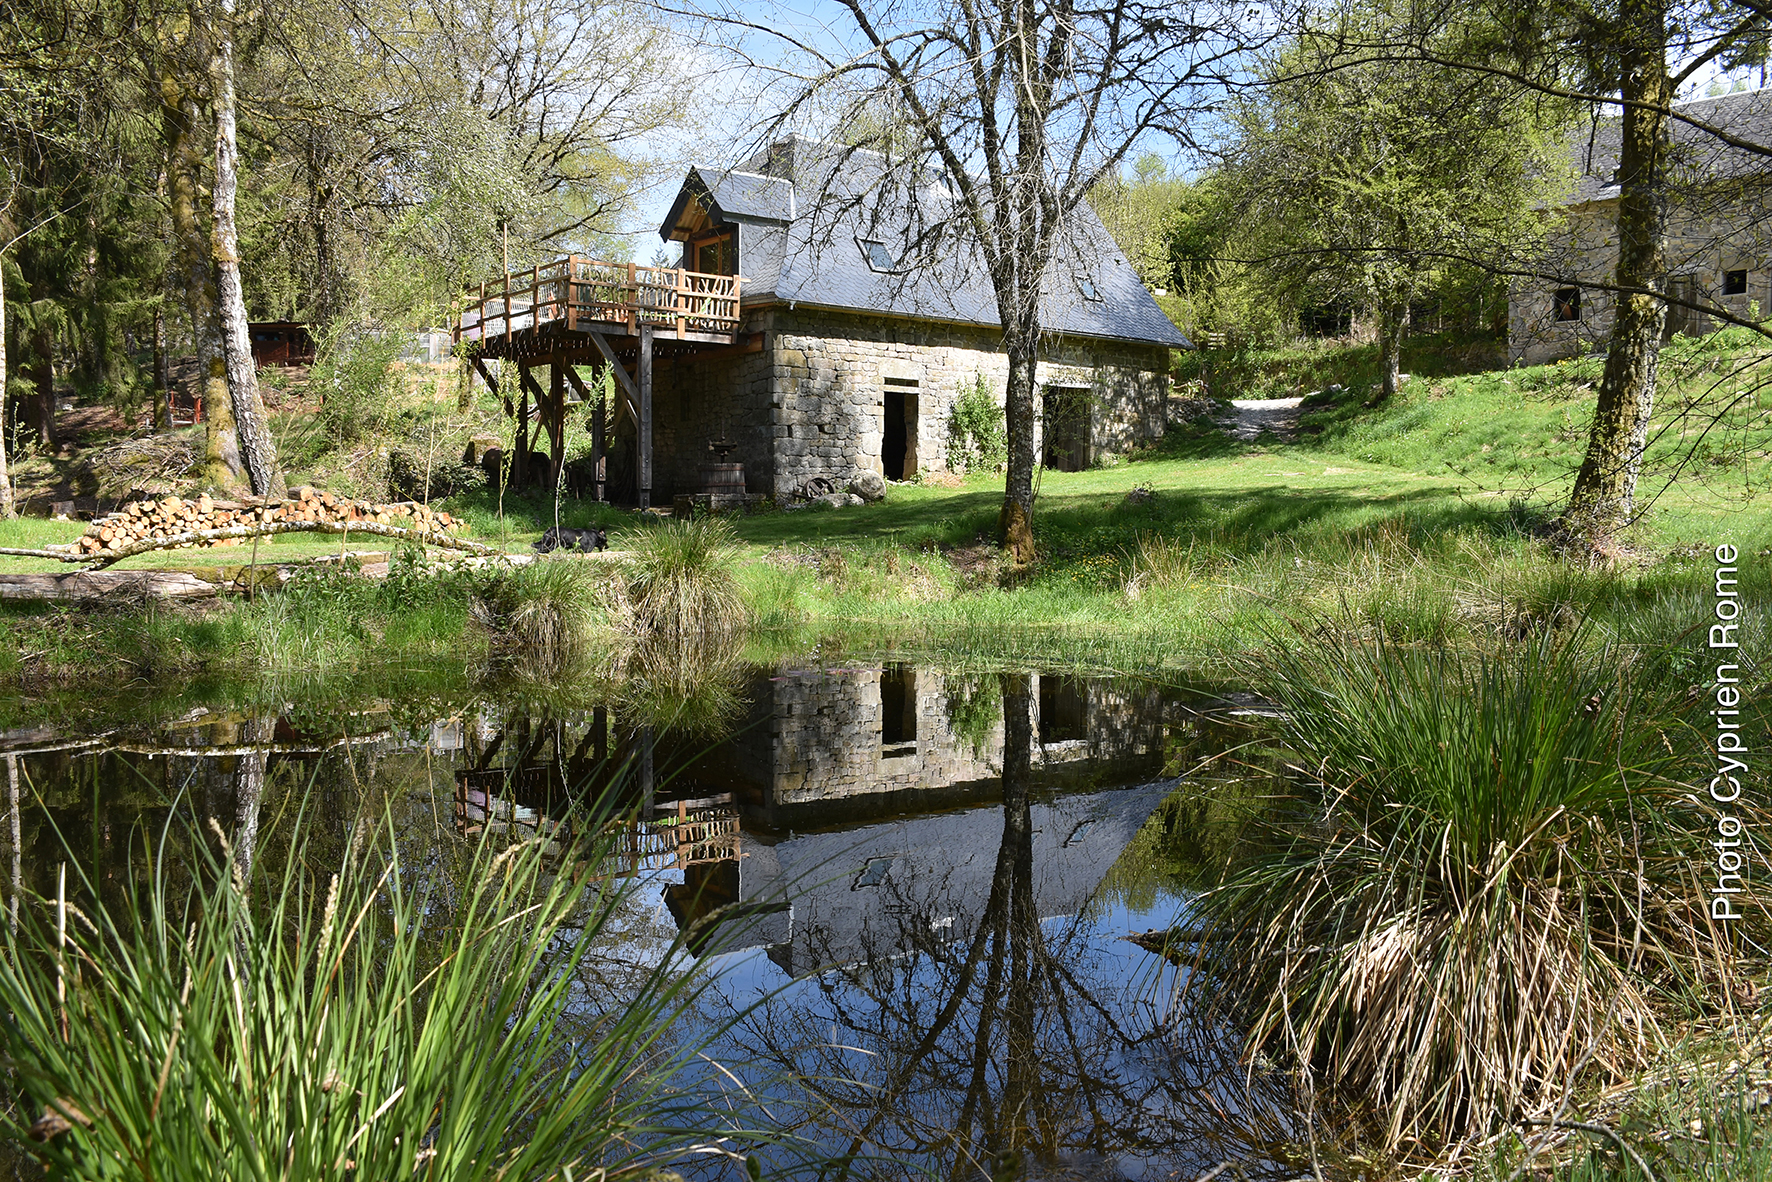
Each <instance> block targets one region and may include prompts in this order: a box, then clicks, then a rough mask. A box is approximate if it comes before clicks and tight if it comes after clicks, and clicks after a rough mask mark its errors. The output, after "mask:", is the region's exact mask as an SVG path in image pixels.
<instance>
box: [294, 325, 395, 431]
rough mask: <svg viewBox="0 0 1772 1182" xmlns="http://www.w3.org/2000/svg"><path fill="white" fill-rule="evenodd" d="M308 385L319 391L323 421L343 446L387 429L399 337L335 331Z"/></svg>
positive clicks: (322, 346) (391, 411) (392, 410)
mask: <svg viewBox="0 0 1772 1182" xmlns="http://www.w3.org/2000/svg"><path fill="white" fill-rule="evenodd" d="M319 352H320V356H319V359H318V361H317V362H316V363H315V365H314V369H313V372H312V374H311V376H310V380H309V383H308V388H309V389H310V390H312V391H314V392H315V393H317V394H319V395H320V414H319V420H320V423H321V425H322V426H323V427H324V429H325V430H326V432H327V434H329V435H331V436H332V438H333V439H334V440H336V441H337V442H338V443H340V444H348V443H355V442H357V441H358V440H360V439H364V438H367V437H368V436H371V435H374V434H377V433H378V432H381V431H384V430H386V429H387V426H388V424H389V423H390V422H392V421H393V415H394V396H395V395H396V394H397V393H398V392H399V385H400V383H399V378H398V375H396V374H395V372H394V362H395V360H396V359H397V358H398V357H399V356H400V341H399V340H398V338H396V337H395V336H393V335H392V334H374V333H368V332H362V331H356V330H351V329H336V330H334V331H333V332H330V333H328V334H327V336H326V339H325V340H323V341H322V342H321V347H320V351H319Z"/></svg>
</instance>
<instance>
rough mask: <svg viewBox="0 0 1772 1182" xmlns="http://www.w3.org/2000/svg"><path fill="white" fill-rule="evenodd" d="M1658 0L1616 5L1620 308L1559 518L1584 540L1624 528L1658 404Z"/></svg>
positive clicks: (1662, 141) (1662, 243)
mask: <svg viewBox="0 0 1772 1182" xmlns="http://www.w3.org/2000/svg"><path fill="white" fill-rule="evenodd" d="M1664 6H1665V0H1623V4H1622V6H1621V9H1620V18H1621V21H1620V23H1621V25H1622V26H1623V32H1624V40H1625V43H1626V45H1627V48H1626V49H1625V51H1624V54H1623V66H1624V70H1623V81H1622V86H1621V87H1620V97H1621V98H1623V100H1624V102H1625V104H1626V105H1625V107H1624V112H1623V115H1622V120H1623V126H1622V129H1621V135H1622V144H1621V152H1620V156H1619V198H1618V273H1617V287H1618V292H1619V294H1618V305H1617V311H1616V312H1615V314H1614V315H1613V318H1612V336H1611V339H1610V341H1609V342H1608V343H1607V348H1606V368H1605V371H1604V372H1603V374H1602V375H1601V377H1600V392H1599V395H1598V397H1597V399H1596V401H1595V404H1594V421H1593V426H1592V428H1590V430H1589V433H1588V443H1587V455H1586V456H1585V458H1583V460H1582V462H1581V471H1580V472H1579V473H1578V474H1577V475H1576V477H1575V490H1574V492H1573V493H1572V494H1571V495H1570V498H1569V510H1568V513H1567V514H1566V515H1565V517H1564V523H1565V526H1566V528H1567V529H1568V530H1569V531H1570V533H1571V534H1573V535H1575V536H1577V537H1581V538H1583V539H1585V540H1586V541H1588V542H1589V543H1590V544H1591V543H1593V542H1598V541H1602V540H1604V539H1605V538H1607V537H1610V536H1611V535H1612V534H1614V533H1616V532H1617V531H1618V530H1619V529H1621V528H1623V527H1624V526H1625V525H1626V524H1628V523H1629V521H1630V517H1631V502H1632V498H1633V496H1634V495H1635V493H1636V486H1637V475H1638V473H1639V472H1640V471H1641V470H1642V466H1643V448H1644V446H1645V444H1646V442H1647V440H1648V437H1649V416H1650V414H1651V413H1652V412H1653V410H1654V408H1655V370H1656V364H1657V362H1658V361H1659V360H1660V357H1661V333H1662V329H1663V327H1664V326H1665V325H1666V323H1667V303H1666V301H1665V300H1664V299H1663V298H1662V296H1663V288H1664V285H1665V282H1666V279H1665V276H1664V274H1663V272H1664V271H1665V270H1666V268H1667V259H1666V240H1667V198H1666V193H1665V192H1664V185H1663V182H1664V179H1665V173H1666V168H1667V145H1668V123H1669V118H1668V112H1669V109H1670V107H1671V106H1672V103H1673V83H1672V80H1671V79H1670V78H1669V77H1668V73H1667V44H1666V42H1667V31H1666V30H1667V14H1666V12H1665V11H1664Z"/></svg>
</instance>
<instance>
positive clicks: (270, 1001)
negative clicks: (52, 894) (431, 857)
mask: <svg viewBox="0 0 1772 1182" xmlns="http://www.w3.org/2000/svg"><path fill="white" fill-rule="evenodd" d="M365 829H366V837H365V840H364V841H363V842H361V843H360V844H356V843H354V844H353V846H352V849H351V851H350V852H347V853H345V854H344V855H343V857H342V860H341V861H340V862H338V863H336V864H334V865H332V866H331V868H330V873H329V872H328V871H327V870H324V869H314V868H313V867H312V863H311V862H310V861H309V860H308V858H307V857H306V856H305V851H304V850H301V849H298V850H297V851H296V855H295V856H291V857H290V858H289V860H288V863H287V866H288V869H287V870H286V871H285V872H284V874H283V875H282V878H281V881H280V882H277V881H270V882H266V881H263V878H264V877H265V876H262V875H261V876H259V880H257V881H254V880H253V876H252V874H251V871H250V870H248V871H247V872H246V873H245V874H244V875H242V874H240V873H239V872H238V871H237V870H235V869H234V868H233V867H231V866H230V865H229V864H228V863H226V862H223V861H221V860H219V859H215V860H211V861H209V862H208V863H207V864H204V865H199V866H197V867H180V868H174V867H171V866H169V865H167V864H166V862H165V861H164V860H163V859H155V860H154V861H153V865H152V868H151V874H150V876H149V880H148V882H147V884H146V885H136V884H134V883H131V884H130V885H129V886H128V887H127V888H126V889H127V890H128V892H129V893H128V894H127V895H126V896H125V901H124V903H122V904H120V905H112V906H109V907H107V906H104V905H102V904H99V903H94V902H90V900H91V899H93V898H95V897H96V896H97V893H98V892H97V891H96V889H94V887H93V884H90V883H87V884H85V886H84V889H75V887H76V884H75V883H74V882H72V881H70V889H73V890H74V893H75V894H77V895H79V896H80V897H81V907H80V908H79V909H76V908H74V907H73V906H71V905H70V906H69V907H68V908H67V914H68V915H69V919H68V920H67V943H66V946H65V949H64V947H63V946H62V944H61V942H60V940H59V939H58V936H57V913H58V909H57V906H56V901H55V900H35V901H33V903H32V904H31V905H28V906H27V907H25V908H24V909H23V910H22V913H21V914H20V917H19V919H20V922H19V925H18V931H17V933H16V935H9V936H8V937H7V938H6V944H5V950H6V956H5V957H4V960H3V961H0V1005H3V1006H4V1007H5V1009H6V1012H7V1013H8V1015H9V1021H8V1022H7V1023H6V1024H5V1027H4V1030H3V1032H0V1038H3V1039H4V1042H5V1047H6V1053H7V1055H8V1061H7V1064H6V1075H7V1077H8V1078H7V1082H8V1084H9V1092H10V1093H11V1094H12V1095H13V1096H14V1097H16V1099H17V1102H16V1103H15V1104H13V1105H11V1106H9V1111H7V1112H6V1113H5V1114H4V1115H3V1116H0V1121H3V1122H4V1126H5V1132H6V1133H7V1134H8V1135H9V1136H10V1138H11V1139H12V1140H13V1141H14V1142H15V1143H17V1144H18V1145H20V1146H21V1147H23V1148H25V1149H26V1150H27V1151H28V1152H31V1153H32V1154H34V1155H35V1156H36V1157H37V1158H38V1159H39V1160H40V1161H41V1162H42V1163H43V1164H44V1165H45V1166H47V1167H48V1168H49V1171H50V1173H51V1176H53V1177H65V1178H111V1179H119V1178H120V1179H159V1180H162V1182H178V1180H180V1179H198V1178H201V1179H211V1178H218V1177H220V1178H268V1177H280V1178H318V1177H327V1178H334V1177H349V1178H353V1179H387V1180H389V1182H394V1180H398V1182H407V1180H409V1179H412V1178H415V1177H421V1178H439V1179H441V1178H447V1179H455V1180H461V1182H468V1180H472V1179H481V1178H485V1179H492V1178H555V1177H567V1176H571V1175H570V1174H567V1173H566V1170H567V1169H571V1170H572V1171H573V1172H575V1173H576V1175H577V1176H579V1177H598V1178H603V1177H607V1178H610V1179H639V1178H643V1177H650V1176H652V1171H653V1170H654V1169H655V1168H656V1167H658V1166H660V1165H663V1164H667V1163H669V1162H670V1161H671V1160H672V1159H673V1158H674V1157H677V1156H678V1155H682V1154H685V1153H689V1154H694V1153H697V1152H701V1153H706V1152H710V1151H712V1152H719V1150H718V1149H717V1147H716V1146H714V1145H712V1144H709V1142H710V1141H711V1140H712V1137H713V1136H717V1133H716V1132H715V1130H718V1129H720V1128H721V1127H722V1123H723V1122H722V1121H721V1119H720V1118H719V1116H718V1114H716V1113H714V1112H712V1111H710V1110H709V1109H708V1108H707V1106H706V1105H705V1104H703V1103H702V1102H700V1101H698V1100H696V1099H695V1097H694V1095H693V1094H692V1092H691V1091H688V1090H685V1089H683V1088H682V1087H680V1086H679V1084H678V1082H677V1080H676V1077H677V1076H678V1074H679V1073H680V1072H683V1071H685V1070H687V1071H690V1072H692V1073H693V1072H695V1071H697V1070H699V1065H698V1062H697V1055H696V1051H697V1050H698V1049H699V1046H700V1044H699V1043H698V1042H696V1040H694V1039H683V1038H681V1037H679V1036H678V1035H677V1034H675V1033H674V1032H673V1024H674V1023H675V1022H676V1021H677V1019H678V1018H679V1017H680V1016H681V1015H683V1014H684V1013H685V1012H686V1010H687V1008H688V1007H689V1006H690V1005H691V1004H692V1002H693V994H694V988H695V987H694V984H693V982H692V981H691V980H690V979H688V978H686V977H684V976H683V975H681V974H679V973H677V972H676V971H675V970H674V969H673V967H672V965H673V963H674V960H673V958H671V957H668V956H667V957H664V958H661V959H660V960H659V961H657V962H656V965H655V967H651V968H648V967H645V966H635V965H633V964H632V963H631V962H628V961H623V962H622V964H623V965H625V966H626V967H625V969H623V970H622V971H621V972H620V973H619V974H618V976H619V980H617V979H614V978H611V977H610V976H609V974H610V972H611V971H612V970H613V969H615V968H616V967H618V966H616V965H614V964H613V963H604V962H605V961H607V960H608V959H609V958H608V957H607V956H606V954H605V952H604V951H600V949H605V948H606V946H607V945H609V944H610V943H611V942H612V941H614V940H616V939H617V936H618V933H619V932H620V930H621V928H622V925H623V922H624V914H625V910H626V909H628V908H629V907H630V906H631V900H630V896H631V894H632V892H633V890H634V888H633V887H632V886H623V885H618V883H619V880H611V881H610V882H607V883H601V884H599V882H598V880H596V879H593V878H587V877H586V876H585V875H583V874H576V873H564V872H562V870H561V867H560V864H559V862H558V861H557V859H556V858H555V857H554V856H553V854H554V853H555V852H556V851H557V852H560V853H565V854H568V855H569V856H570V857H569V860H568V862H567V865H569V866H570V865H573V864H574V862H573V860H572V859H577V858H582V859H585V860H586V862H585V863H581V864H588V865H589V866H593V867H594V866H596V865H598V864H599V863H598V859H599V858H600V857H602V856H603V855H604V854H606V853H607V852H608V850H607V849H606V847H604V846H603V845H601V844H600V843H599V841H598V840H597V839H591V840H588V841H584V842H581V843H579V844H577V845H575V846H573V847H572V848H571V849H570V850H558V847H554V846H551V844H550V843H549V842H546V841H542V840H529V841H525V842H520V843H519V844H517V845H514V846H510V847H508V848H502V849H501V848H499V847H497V846H494V845H492V844H489V843H487V842H482V843H480V845H479V846H478V847H473V846H468V845H466V844H465V843H464V845H463V846H462V847H460V848H459V849H458V851H457V853H458V855H459V856H458V857H456V858H454V859H445V862H446V863H448V864H447V865H443V864H433V865H430V866H428V867H425V868H422V869H424V870H425V873H423V874H415V873H414V868H413V867H408V866H405V865H403V864H402V862H401V857H400V848H399V842H398V838H397V834H396V833H395V832H394V830H393V827H392V825H391V823H390V822H383V824H382V825H380V826H379V827H377V826H375V825H373V824H372V823H370V824H366V826H365ZM589 831H590V832H595V831H596V830H595V829H592V830H589ZM563 836H564V834H563V831H562V833H558V834H556V835H555V838H556V840H561V839H563ZM187 870H194V871H195V875H194V879H195V882H196V883H197V884H198V885H196V886H191V885H189V883H190V882H191V881H192V880H190V879H186V878H185V877H184V872H185V871H187ZM177 884H184V885H177ZM205 884H207V885H205ZM62 965H65V966H66V968H65V974H64V972H63V970H62V969H61V968H60V967H59V966H62ZM64 988H65V997H66V1000H65V1004H64V1003H63V1001H62V1000H61V996H62V995H61V992H60V991H61V990H62V989H64ZM40 1114H42V1115H40ZM33 1125H35V1127H36V1132H37V1133H38V1135H39V1136H41V1135H42V1134H43V1133H45V1132H51V1131H52V1130H55V1129H59V1132H52V1135H50V1136H49V1137H48V1138H47V1139H46V1140H32V1139H29V1131H30V1130H31V1128H32V1126H33ZM741 1135H744V1134H741ZM744 1136H746V1139H747V1140H748V1141H751V1142H755V1141H756V1140H758V1139H759V1138H758V1134H755V1133H751V1134H748V1135H744Z"/></svg>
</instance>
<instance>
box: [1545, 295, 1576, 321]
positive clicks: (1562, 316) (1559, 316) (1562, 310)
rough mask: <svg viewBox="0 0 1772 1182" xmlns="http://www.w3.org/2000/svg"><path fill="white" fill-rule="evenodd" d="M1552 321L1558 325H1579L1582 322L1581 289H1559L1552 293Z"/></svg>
mask: <svg viewBox="0 0 1772 1182" xmlns="http://www.w3.org/2000/svg"><path fill="white" fill-rule="evenodd" d="M1551 319H1552V320H1553V321H1555V322H1556V323H1558V324H1571V323H1577V322H1579V321H1580V320H1581V289H1580V288H1579V287H1559V288H1557V289H1556V290H1555V291H1553V292H1551Z"/></svg>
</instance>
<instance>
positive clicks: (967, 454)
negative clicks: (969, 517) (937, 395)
mask: <svg viewBox="0 0 1772 1182" xmlns="http://www.w3.org/2000/svg"><path fill="white" fill-rule="evenodd" d="M1008 462H1009V436H1008V430H1007V427H1006V426H1005V424H1004V416H1003V406H1002V404H1001V403H999V402H998V401H997V398H996V391H995V389H994V388H993V387H992V385H991V381H990V379H989V378H987V377H985V376H984V374H982V373H980V374H977V375H975V376H974V377H973V380H972V381H971V382H970V383H969V384H967V385H964V386H961V387H960V393H959V396H958V397H956V398H955V399H954V405H953V408H952V409H951V410H950V411H949V412H948V467H950V468H952V469H953V470H955V471H957V472H1001V471H1002V470H1003V467H1004V465H1006V464H1007V463H1008Z"/></svg>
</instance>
